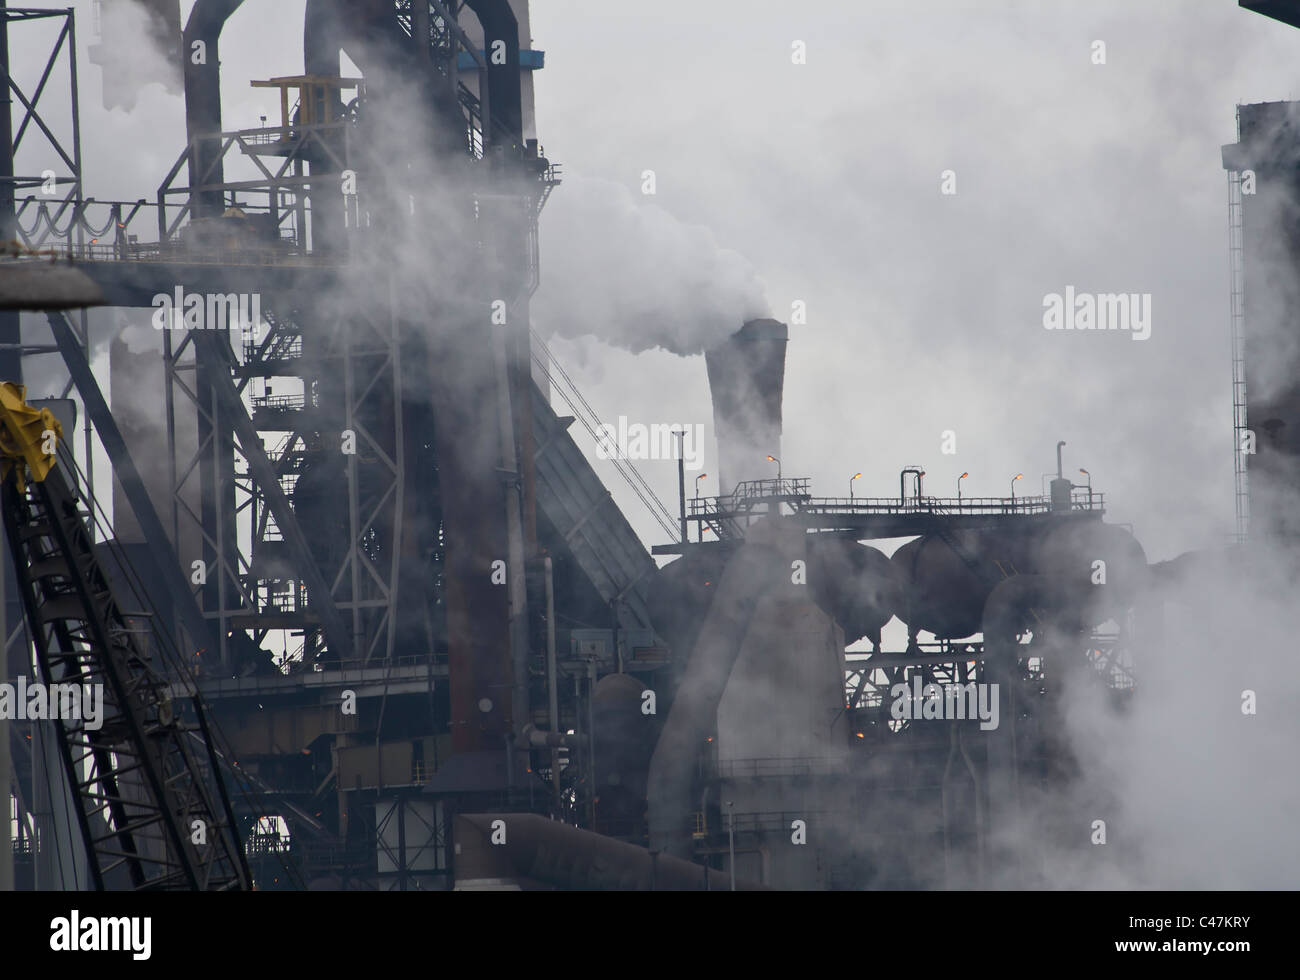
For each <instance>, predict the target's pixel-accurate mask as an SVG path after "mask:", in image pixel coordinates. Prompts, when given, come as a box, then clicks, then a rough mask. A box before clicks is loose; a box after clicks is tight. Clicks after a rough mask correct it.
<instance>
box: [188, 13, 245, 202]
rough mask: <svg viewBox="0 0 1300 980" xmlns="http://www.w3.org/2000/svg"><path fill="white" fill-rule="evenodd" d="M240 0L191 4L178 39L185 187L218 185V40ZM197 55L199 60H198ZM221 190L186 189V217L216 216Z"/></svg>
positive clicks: (220, 178) (220, 168)
mask: <svg viewBox="0 0 1300 980" xmlns="http://www.w3.org/2000/svg"><path fill="white" fill-rule="evenodd" d="M242 3H243V0H195V3H194V9H193V10H191V11H190V19H189V20H188V21H187V22H186V24H185V31H184V33H183V35H182V40H183V42H184V43H183V45H182V49H181V55H182V59H181V60H182V63H183V65H184V66H185V137H186V139H187V141H188V143H189V169H190V187H191V188H195V187H199V186H200V185H214V184H221V183H223V182H224V181H225V169H224V167H223V166H222V163H221V139H220V137H218V136H217V135H216V134H218V133H220V132H221V57H220V54H219V51H218V42H219V41H220V39H221V31H222V29H223V28H224V27H225V26H226V21H227V20H229V19H230V15H231V14H233V13H234V12H235V11H236V10H238V9H239V6H240V4H242ZM199 52H202V57H201V58H200V57H199ZM224 209H225V205H224V202H223V200H222V191H221V190H220V189H219V188H218V189H214V190H206V191H191V193H190V217H191V218H203V217H211V216H214V215H220V214H221V213H222V211H223V210H224Z"/></svg>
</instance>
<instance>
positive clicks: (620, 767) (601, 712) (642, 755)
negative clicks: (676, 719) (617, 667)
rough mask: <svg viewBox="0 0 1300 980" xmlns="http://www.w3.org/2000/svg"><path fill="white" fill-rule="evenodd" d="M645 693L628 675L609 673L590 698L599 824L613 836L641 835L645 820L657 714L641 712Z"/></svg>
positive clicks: (637, 681) (598, 826) (638, 683)
mask: <svg viewBox="0 0 1300 980" xmlns="http://www.w3.org/2000/svg"><path fill="white" fill-rule="evenodd" d="M644 690H645V685H644V684H642V683H641V682H640V681H639V680H637V679H636V678H635V677H632V676H631V675H630V674H609V675H607V676H605V677H602V678H601V679H600V680H599V681H598V682H597V683H596V690H595V691H594V692H593V694H592V699H591V714H592V724H593V726H594V728H595V738H594V739H593V742H594V748H595V758H596V791H597V803H596V824H597V829H598V830H600V831H601V832H602V833H606V834H612V835H614V836H629V835H636V834H639V833H640V832H641V828H642V825H643V822H644V820H645V807H646V777H647V774H648V773H649V770H650V755H651V753H653V752H654V747H655V740H656V736H657V732H656V730H655V724H654V722H655V715H650V714H646V712H645V711H644V710H643V708H642V703H643V702H642V699H641V692H642V691H644Z"/></svg>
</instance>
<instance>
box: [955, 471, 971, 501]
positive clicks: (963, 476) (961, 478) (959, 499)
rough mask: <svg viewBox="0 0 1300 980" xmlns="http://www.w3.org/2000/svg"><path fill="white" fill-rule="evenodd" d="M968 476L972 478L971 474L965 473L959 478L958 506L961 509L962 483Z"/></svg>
mask: <svg viewBox="0 0 1300 980" xmlns="http://www.w3.org/2000/svg"><path fill="white" fill-rule="evenodd" d="M968 476H970V474H969V473H963V474H962V475H961V476H959V477H957V505H958V506H959V507H960V506H961V481H962V480H964V479H966V477H968Z"/></svg>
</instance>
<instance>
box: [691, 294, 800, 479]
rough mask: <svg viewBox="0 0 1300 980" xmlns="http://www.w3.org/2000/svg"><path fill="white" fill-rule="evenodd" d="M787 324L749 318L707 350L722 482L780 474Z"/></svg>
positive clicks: (714, 428) (719, 472)
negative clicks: (770, 459)
mask: <svg viewBox="0 0 1300 980" xmlns="http://www.w3.org/2000/svg"><path fill="white" fill-rule="evenodd" d="M788 338H789V330H788V328H787V327H786V325H785V324H784V323H781V322H780V321H778V320H750V321H749V322H748V323H746V324H745V325H744V326H743V327H741V328H740V329H739V330H737V331H736V332H735V333H734V334H732V335H731V336H730V337H728V338H727V339H726V340H725V341H723V342H722V343H721V344H719V345H718V346H717V347H714V348H713V349H711V350H709V351H707V352H706V353H705V355H704V361H705V364H706V365H707V366H708V371H709V390H710V391H711V392H712V394H713V430H714V433H715V434H716V435H717V439H718V487H719V490H720V492H721V493H723V494H728V493H731V491H732V490H733V489H734V488H735V486H736V484H737V483H742V482H744V481H747V480H761V479H764V478H767V477H773V476H775V475H776V470H775V469H774V468H773V464H772V463H770V462H768V460H767V457H768V456H775V457H777V458H778V459H779V458H780V456H781V389H782V386H783V384H784V383H785V345H786V340H787V339H788Z"/></svg>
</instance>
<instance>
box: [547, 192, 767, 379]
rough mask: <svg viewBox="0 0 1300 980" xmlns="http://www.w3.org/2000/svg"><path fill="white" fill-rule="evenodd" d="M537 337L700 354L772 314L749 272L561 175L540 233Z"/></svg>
mask: <svg viewBox="0 0 1300 980" xmlns="http://www.w3.org/2000/svg"><path fill="white" fill-rule="evenodd" d="M541 240H542V256H543V260H542V274H541V279H542V281H541V287H540V289H539V290H538V292H537V296H536V298H535V300H534V305H533V315H534V320H535V322H536V324H537V325H538V328H539V330H541V331H542V332H544V333H550V334H559V335H561V336H566V337H579V336H583V335H588V334H589V335H592V336H595V337H599V338H601V339H602V340H605V341H608V342H609V343H611V344H614V345H615V346H618V347H622V348H625V349H627V350H630V351H632V352H634V353H639V352H641V351H644V350H650V349H651V348H654V347H662V348H664V349H665V350H669V351H672V352H673V353H676V354H684V355H685V354H698V353H701V352H703V351H704V350H705V349H706V348H708V347H711V346H713V345H714V344H716V343H718V342H720V341H722V340H723V339H725V338H726V337H728V336H730V335H731V334H733V333H735V332H736V331H737V330H738V329H740V326H741V325H742V324H743V323H745V322H746V321H747V320H752V319H756V318H758V317H765V316H769V315H770V313H771V309H770V306H769V304H768V301H767V296H766V293H765V291H764V287H763V283H762V281H761V280H760V279H759V278H758V276H757V274H756V273H755V271H754V268H753V266H751V265H750V263H749V262H748V261H747V260H746V259H745V258H744V256H742V255H740V254H739V253H738V252H735V251H732V250H731V249H727V248H723V247H722V246H721V245H719V244H718V242H717V241H716V240H715V239H714V237H713V234H712V233H711V232H710V231H709V229H707V228H704V227H702V226H699V225H690V224H684V223H682V222H681V221H678V220H677V219H676V218H675V217H673V215H671V214H670V213H669V212H667V211H665V210H664V209H663V208H661V207H659V206H658V205H656V204H652V203H643V202H642V201H639V200H637V198H636V196H635V195H634V194H633V192H632V191H630V190H628V189H627V188H626V187H624V186H623V185H621V184H617V183H614V182H612V181H607V180H597V179H593V178H588V177H576V178H575V177H566V178H565V180H564V183H563V184H562V185H561V186H560V187H559V188H558V189H557V190H556V192H555V194H554V195H553V196H552V197H551V199H550V201H549V202H548V204H547V206H546V210H545V212H544V213H543V217H542V225H541Z"/></svg>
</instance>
